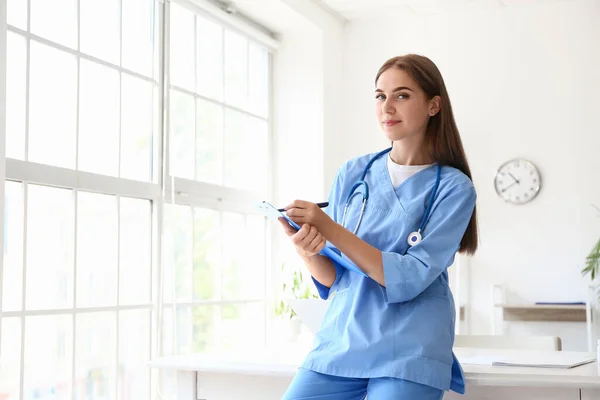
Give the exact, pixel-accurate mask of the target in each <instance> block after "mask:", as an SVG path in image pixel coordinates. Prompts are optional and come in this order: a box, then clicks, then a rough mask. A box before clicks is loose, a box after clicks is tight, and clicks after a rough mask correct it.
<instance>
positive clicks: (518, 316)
mask: <svg viewBox="0 0 600 400" xmlns="http://www.w3.org/2000/svg"><path fill="white" fill-rule="evenodd" d="M500 307H502V308H503V309H504V320H505V321H559V322H585V321H586V308H585V305H552V304H543V305H536V304H522V305H517V304H502V305H500Z"/></svg>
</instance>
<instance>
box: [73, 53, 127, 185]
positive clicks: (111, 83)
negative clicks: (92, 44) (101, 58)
mask: <svg viewBox="0 0 600 400" xmlns="http://www.w3.org/2000/svg"><path fill="white" fill-rule="evenodd" d="M78 163H79V169H80V170H83V171H89V172H94V173H97V174H104V175H111V176H117V175H118V173H119V73H118V72H117V71H116V70H113V69H110V68H107V67H104V66H102V65H100V64H96V63H94V62H90V61H86V60H83V59H82V60H81V61H80V83H79V158H78Z"/></svg>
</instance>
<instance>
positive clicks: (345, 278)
mask: <svg viewBox="0 0 600 400" xmlns="http://www.w3.org/2000/svg"><path fill="white" fill-rule="evenodd" d="M375 84H376V89H375V104H376V106H375V109H376V114H377V119H378V122H379V124H380V126H381V128H382V130H383V132H384V133H385V135H386V136H387V138H388V139H389V140H390V141H391V142H392V146H391V148H390V149H386V150H384V151H382V152H379V153H376V154H367V155H364V156H361V157H358V158H355V159H352V160H350V161H348V162H346V163H345V164H344V165H342V166H341V168H340V169H339V170H338V173H337V176H336V178H335V181H334V183H333V187H332V190H331V193H330V196H329V206H328V207H327V213H326V212H325V211H323V210H321V209H320V208H319V207H318V206H317V205H315V204H313V203H310V202H306V201H300V200H297V201H294V202H293V203H291V204H289V205H288V206H287V207H285V209H286V214H287V215H288V216H289V217H290V218H291V219H292V220H293V221H294V222H296V223H297V224H299V225H300V226H301V227H302V229H300V230H299V231H296V230H294V229H293V228H291V227H290V225H289V224H288V223H287V222H285V220H284V219H283V218H281V219H280V222H281V223H282V226H283V227H284V229H285V231H286V233H287V235H288V236H289V237H290V238H291V240H292V242H293V244H294V245H295V246H296V250H297V252H298V254H299V255H300V256H301V258H302V259H303V261H304V263H305V264H306V266H307V267H308V269H309V271H310V273H311V275H312V277H313V280H314V282H315V285H316V286H317V289H318V292H319V295H320V296H321V297H322V298H323V299H328V298H331V303H330V305H329V308H328V311H327V314H326V316H325V318H324V321H323V323H322V326H321V329H320V331H319V332H318V333H317V335H316V337H315V340H314V345H313V349H312V350H311V351H310V353H309V354H308V356H307V357H306V359H305V361H304V363H303V364H302V366H301V368H300V370H299V371H298V373H297V375H296V377H295V378H294V380H293V382H292V383H291V385H290V387H289V388H288V391H287V393H286V395H285V396H284V399H285V400H300V399H320V400H337V399H339V400H354V399H357V400H358V399H364V398H365V396H366V395H367V394H368V399H369V400H390V399H419V400H429V399H432V400H433V399H435V400H439V399H441V398H442V396H443V393H444V391H445V390H454V391H456V392H458V393H464V378H463V374H462V369H461V367H460V365H459V363H458V361H457V360H456V358H455V357H454V354H453V352H452V346H453V342H454V323H455V312H454V300H453V297H452V294H451V292H450V289H449V286H448V272H447V268H448V267H449V266H450V265H451V264H452V262H453V260H454V255H455V253H456V252H457V251H459V252H461V253H466V254H473V253H474V252H475V250H476V248H477V241H478V239H477V223H476V214H475V200H476V193H475V189H474V186H473V183H472V181H471V173H470V169H469V165H468V163H467V159H466V156H465V153H464V150H463V146H462V143H461V139H460V135H459V133H458V129H457V127H456V123H455V121H454V116H453V113H452V107H451V105H450V99H449V97H448V93H447V91H446V87H445V84H444V81H443V78H442V76H441V73H440V72H439V70H438V69H437V67H436V66H435V64H434V63H433V62H432V61H431V60H429V59H428V58H426V57H422V56H418V55H412V54H410V55H405V56H401V57H395V58H392V59H390V60H388V61H387V62H386V63H385V64H383V66H382V67H381V68H380V70H379V72H378V73H377V76H376V79H375ZM361 180H364V182H365V183H366V184H361V183H359V184H356V183H357V182H359V181H361ZM353 186H354V187H353ZM367 190H368V201H366V203H365V206H364V210H363V211H364V212H363V213H362V218H361V207H363V202H362V199H363V198H364V197H365V195H366V191H367ZM352 193H356V194H355V195H354V196H352V197H351V194H352ZM349 197H350V198H349ZM345 204H349V205H348V207H347V210H346V213H344V208H345ZM344 214H346V215H345V216H344ZM327 242H329V243H330V244H331V245H333V246H335V248H337V249H338V250H339V251H340V252H341V253H342V254H343V256H344V257H345V258H347V259H349V260H350V261H352V262H353V263H354V264H355V265H356V266H358V267H359V268H360V269H361V270H362V271H364V273H365V275H361V274H359V273H357V272H354V271H350V270H347V269H344V268H342V267H341V266H340V265H338V264H337V263H334V262H333V261H331V259H330V258H328V257H325V256H323V255H320V254H318V253H319V252H320V251H321V250H322V249H323V247H324V246H325V245H326V244H327Z"/></svg>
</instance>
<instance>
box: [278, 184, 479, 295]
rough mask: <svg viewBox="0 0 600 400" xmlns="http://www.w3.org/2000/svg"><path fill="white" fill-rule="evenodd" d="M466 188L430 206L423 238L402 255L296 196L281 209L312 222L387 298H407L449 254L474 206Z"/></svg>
mask: <svg viewBox="0 0 600 400" xmlns="http://www.w3.org/2000/svg"><path fill="white" fill-rule="evenodd" d="M476 198H477V194H476V192H475V189H474V188H473V187H472V186H470V187H459V186H457V187H454V188H451V189H449V190H447V191H446V192H445V194H444V195H443V196H442V198H440V199H438V201H437V202H436V205H435V206H434V208H433V209H432V212H431V216H430V218H429V221H428V222H427V227H426V228H425V231H424V233H423V240H422V241H421V242H420V243H418V244H417V245H415V246H413V247H409V248H408V251H407V252H406V253H405V254H400V253H398V252H394V251H383V252H382V251H380V250H378V249H376V248H374V247H373V246H371V245H370V244H368V243H366V242H364V241H363V240H362V239H360V238H359V237H357V236H356V235H354V234H353V233H351V232H350V231H348V230H347V229H345V228H344V227H342V226H341V225H339V224H337V223H336V222H335V221H333V220H332V219H331V218H329V216H328V215H327V214H325V213H324V212H323V211H321V209H320V208H319V207H317V205H315V204H313V203H310V202H305V201H295V202H293V203H292V204H291V205H290V206H288V207H286V210H288V211H286V213H287V215H288V216H290V218H291V219H292V220H293V221H294V222H296V223H298V224H305V223H306V224H311V225H313V226H315V227H316V229H317V230H318V231H319V232H320V233H321V234H322V235H323V236H324V237H325V239H326V240H328V241H329V242H331V243H332V244H333V245H334V246H335V247H337V249H338V250H340V251H341V252H342V253H344V254H345V255H346V256H347V257H348V258H349V259H350V260H352V261H353V262H354V263H355V264H356V265H357V266H358V267H359V268H361V269H362V270H363V271H364V272H365V273H366V274H367V275H369V276H370V277H371V278H372V279H373V280H375V281H376V282H377V283H379V284H380V285H382V286H385V288H386V292H387V295H388V302H391V303H394V302H403V301H408V300H411V299H413V298H415V297H416V296H418V295H419V294H420V293H422V292H423V291H424V290H425V289H427V287H429V285H431V283H432V282H433V281H434V280H435V279H437V278H438V277H439V276H440V274H442V273H443V272H444V271H445V270H446V268H447V267H448V265H449V263H450V262H451V261H452V259H453V258H454V255H455V254H456V251H458V249H459V246H460V241H461V239H462V237H463V235H464V232H465V230H466V229H467V226H468V223H469V221H470V219H471V215H472V213H473V209H474V207H475V202H476Z"/></svg>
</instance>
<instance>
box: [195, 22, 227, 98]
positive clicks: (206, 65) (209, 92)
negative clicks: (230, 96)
mask: <svg viewBox="0 0 600 400" xmlns="http://www.w3.org/2000/svg"><path fill="white" fill-rule="evenodd" d="M196 40H197V50H196V82H197V85H196V92H197V93H199V94H201V95H203V96H206V97H211V98H213V99H215V100H222V98H223V28H221V27H220V26H219V25H218V24H215V23H214V22H211V21H209V20H207V19H205V18H202V17H200V16H196Z"/></svg>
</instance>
